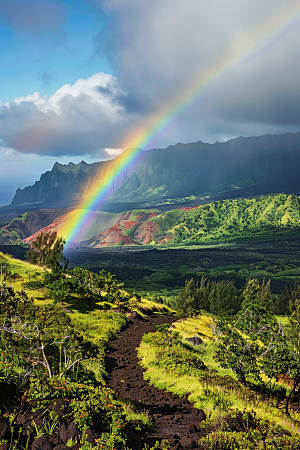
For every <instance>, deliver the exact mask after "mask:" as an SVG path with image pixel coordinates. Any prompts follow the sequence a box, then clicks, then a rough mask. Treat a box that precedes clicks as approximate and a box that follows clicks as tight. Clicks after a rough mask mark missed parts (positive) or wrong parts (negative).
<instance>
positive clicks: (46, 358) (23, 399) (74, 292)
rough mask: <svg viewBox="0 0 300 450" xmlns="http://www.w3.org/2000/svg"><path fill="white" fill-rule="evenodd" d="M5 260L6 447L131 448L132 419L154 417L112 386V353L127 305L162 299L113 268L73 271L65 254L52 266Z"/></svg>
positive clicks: (1, 320) (0, 353)
mask: <svg viewBox="0 0 300 450" xmlns="http://www.w3.org/2000/svg"><path fill="white" fill-rule="evenodd" d="M1 262H2V265H1V284H0V391H1V395H0V398H1V400H0V403H1V405H0V409H1V416H0V421H1V424H2V425H3V426H1V430H0V445H2V444H3V445H2V447H1V449H2V448H3V449H9V450H12V449H21V450H23V449H25V448H26V449H30V448H31V446H34V445H35V446H43V445H46V446H47V445H48V446H49V445H50V446H51V448H52V447H53V446H55V445H59V444H67V445H68V446H69V447H72V446H75V447H74V449H75V448H76V449H79V448H83V449H90V448H103V449H110V450H111V449H113V448H115V449H121V448H122V449H125V448H127V444H126V434H125V432H124V430H125V426H126V423H127V422H128V421H130V420H132V417H133V416H134V417H135V418H136V419H137V418H138V419H141V420H146V422H147V421H148V420H149V419H148V418H147V416H146V415H143V414H140V413H138V412H135V413H133V409H132V408H131V406H130V403H129V404H128V402H127V404H124V402H122V400H121V399H119V398H118V396H117V395H116V394H115V393H114V392H113V391H111V389H109V388H107V387H106V382H105V376H106V372H105V363H104V355H105V351H107V349H108V347H109V341H110V340H111V339H113V338H116V337H117V336H118V333H119V332H120V330H121V329H122V328H124V327H125V326H126V323H127V318H126V315H125V313H126V312H128V311H129V312H130V311H131V310H133V309H136V310H137V311H139V308H141V310H143V308H144V310H145V311H146V310H148V311H152V309H151V306H152V308H153V307H154V309H155V305H153V304H152V305H151V302H149V301H147V300H146V301H145V303H144V302H143V299H141V298H140V297H139V296H137V295H135V294H134V293H128V292H126V291H125V290H124V289H123V286H122V284H119V283H118V282H117V280H116V279H115V277H113V276H112V275H111V274H109V273H106V272H102V273H101V274H95V273H92V272H89V271H87V270H85V269H79V268H77V269H72V271H71V272H67V270H66V269H64V268H63V267H61V266H60V268H59V267H58V264H57V261H56V262H55V261H54V263H53V260H52V268H51V267H50V268H47V267H45V266H43V267H41V266H36V265H33V264H29V263H28V262H22V261H18V260H15V259H13V258H11V257H9V256H7V255H4V254H1ZM15 270H16V272H15ZM14 273H18V274H22V275H19V276H20V277H22V279H21V280H20V281H19V277H14V276H12V275H14ZM8 275H9V276H8ZM55 283H57V286H59V289H58V290H59V291H60V292H65V291H66V286H67V288H68V290H67V294H68V295H61V294H59V292H58V291H57V290H55V289H54V285H55ZM104 289H105V291H104ZM35 293H37V294H38V300H36V299H35V298H34V296H33V294H35ZM65 294H66V292H65ZM60 296H61V297H60ZM51 297H52V299H51ZM103 298H104V300H103ZM68 302H69V303H68ZM70 307H72V309H68V308H70ZM156 308H157V310H160V309H161V310H162V309H164V308H165V307H164V306H161V305H159V304H158V305H157V306H156ZM141 314H143V313H142V311H141ZM34 442H35V444H34ZM47 443H48V444H47ZM41 448H42V447H41ZM49 448H50V447H49Z"/></svg>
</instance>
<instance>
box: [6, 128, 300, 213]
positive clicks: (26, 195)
mask: <svg viewBox="0 0 300 450" xmlns="http://www.w3.org/2000/svg"><path fill="white" fill-rule="evenodd" d="M126 152H130V150H126ZM117 158H119V157H117ZM113 165H114V161H104V162H99V163H93V164H86V163H85V162H84V161H82V162H81V163H79V164H73V163H70V164H68V165H62V164H59V163H55V165H54V167H53V169H52V170H51V171H49V172H46V173H45V174H43V175H42V176H41V178H40V180H39V181H37V182H36V183H35V184H34V185H33V186H29V187H27V188H25V189H22V190H21V189H18V190H17V192H16V195H15V197H14V199H13V201H12V204H13V205H19V204H22V203H34V202H46V203H47V202H54V201H61V200H69V201H76V200H78V199H82V198H83V197H89V196H90V195H91V193H92V192H93V190H94V187H95V183H96V184H97V183H99V184H101V181H102V180H103V179H104V177H105V176H106V175H107V173H110V172H111V171H112V169H113ZM299 169H300V133H295V134H291V133H288V134H284V135H266V136H260V137H249V138H243V137H239V138H236V139H232V140H230V141H227V142H224V143H219V142H217V143H215V144H204V143H203V142H201V141H199V142H195V143H192V144H176V145H173V146H169V147H168V148H166V149H153V150H149V151H143V152H141V154H140V156H139V157H138V158H137V159H136V160H135V161H134V162H133V164H131V165H130V166H128V167H127V168H126V169H124V171H123V173H122V175H121V176H119V177H117V178H116V180H115V181H114V183H112V184H111V186H110V190H109V191H108V192H107V196H108V197H110V198H112V199H117V200H125V199H126V200H135V201H136V200H145V199H153V200H156V199H163V198H177V197H186V196H189V195H201V194H204V193H206V192H211V193H214V194H217V193H220V192H224V191H227V192H230V191H236V190H238V189H245V188H246V189H248V191H249V194H250V195H251V193H252V194H253V195H256V194H269V193H276V192H282V191H283V192H287V193H292V192H293V193H300V178H299V177H298V173H299Z"/></svg>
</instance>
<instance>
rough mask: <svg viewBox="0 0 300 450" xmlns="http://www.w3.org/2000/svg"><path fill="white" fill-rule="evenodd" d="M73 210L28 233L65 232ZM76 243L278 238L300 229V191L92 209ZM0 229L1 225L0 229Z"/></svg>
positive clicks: (101, 244)
mask: <svg viewBox="0 0 300 450" xmlns="http://www.w3.org/2000/svg"><path fill="white" fill-rule="evenodd" d="M80 213H81V210H74V211H72V212H70V213H68V214H65V215H63V216H62V217H60V218H59V219H57V220H55V221H54V222H52V223H51V224H50V225H49V226H47V227H45V228H43V229H41V230H39V231H38V232H37V233H35V234H34V235H32V236H30V237H29V238H27V239H25V241H24V242H27V243H31V242H32V241H33V240H34V239H35V238H36V236H37V234H38V233H40V232H41V231H49V230H52V231H57V232H58V234H59V235H60V236H64V235H66V232H67V231H68V230H69V229H70V227H72V226H74V224H76V223H77V219H78V217H79V216H80ZM91 214H92V216H91V217H90V218H89V225H88V226H86V227H82V230H81V234H78V235H77V243H79V244H80V245H82V246H88V247H106V246H110V245H135V244H138V245H141V244H143V245H145V244H146V245H147V244H150V245H154V244H165V243H168V242H170V243H171V244H172V243H173V244H186V243H204V242H227V241H230V240H233V241H234V240H236V239H245V240H247V239H255V238H262V237H271V238H276V236H283V235H289V234H295V233H298V232H299V231H300V197H296V196H295V195H286V194H278V195H273V196H267V197H259V198H254V199H238V200H221V201H216V202H213V203H209V204H206V205H200V206H197V207H194V208H177V209H174V210H171V211H167V212H164V213H160V212H159V211H158V210H146V209H143V210H133V211H126V212H124V213H121V214H112V213H104V212H99V211H98V212H97V211H95V212H91ZM0 232H1V231H0Z"/></svg>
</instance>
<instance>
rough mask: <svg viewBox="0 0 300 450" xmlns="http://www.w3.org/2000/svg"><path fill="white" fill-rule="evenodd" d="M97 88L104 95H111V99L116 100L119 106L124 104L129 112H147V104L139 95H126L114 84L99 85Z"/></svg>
mask: <svg viewBox="0 0 300 450" xmlns="http://www.w3.org/2000/svg"><path fill="white" fill-rule="evenodd" d="M96 90H97V91H98V92H99V93H100V94H102V95H103V96H106V97H109V98H110V99H111V101H113V102H115V103H116V104H118V105H119V106H122V107H123V108H124V110H125V111H126V112H127V113H129V114H130V113H139V114H143V113H144V112H146V106H145V105H144V104H143V103H142V101H141V100H139V99H138V98H137V97H134V96H130V95H125V94H124V93H122V92H120V91H118V90H117V91H116V90H115V89H113V88H112V86H105V87H103V86H97V87H96Z"/></svg>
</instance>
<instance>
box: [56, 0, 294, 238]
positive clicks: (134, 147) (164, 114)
mask: <svg viewBox="0 0 300 450" xmlns="http://www.w3.org/2000/svg"><path fill="white" fill-rule="evenodd" d="M299 18H300V3H299V4H298V6H295V7H290V8H288V9H286V10H285V11H284V12H282V14H281V15H280V20H275V23H274V18H270V20H269V22H268V23H264V29H263V30H261V31H260V33H257V37H256V39H255V41H253V42H252V43H250V44H248V45H247V46H246V47H243V48H242V49H241V50H240V51H239V52H235V54H233V55H232V56H230V57H228V55H227V56H226V57H224V58H223V59H222V60H221V61H219V62H218V63H217V64H216V65H215V66H214V67H212V68H210V69H209V70H206V72H201V74H200V75H199V74H198V76H197V77H195V78H194V80H193V81H192V82H191V83H189V85H188V87H187V88H186V89H185V90H183V91H182V92H181V93H180V95H178V96H177V97H175V98H174V99H173V100H172V101H171V102H169V103H168V104H166V105H165V106H164V108H162V109H161V111H160V112H159V113H158V114H157V115H156V116H154V117H152V118H151V119H150V120H149V121H148V122H147V123H146V124H144V125H143V126H142V127H140V129H138V130H136V132H135V133H134V134H131V135H130V136H129V137H127V138H126V139H125V140H124V141H123V142H122V143H121V144H120V145H119V147H120V148H124V149H126V148H127V149H128V148H129V147H130V150H127V151H125V152H124V153H122V154H121V155H119V156H117V157H116V158H115V159H114V160H113V161H111V165H110V167H111V170H109V171H107V173H106V174H105V175H104V176H103V177H102V179H101V180H100V181H99V180H95V181H94V183H93V186H92V188H90V192H92V193H91V195H90V196H89V197H88V199H84V200H83V201H82V202H80V203H79V204H78V206H77V208H78V211H77V214H75V215H73V216H72V217H71V219H70V220H69V221H67V223H66V226H65V227H64V228H65V230H64V233H63V235H64V238H65V239H66V244H67V245H70V244H71V243H72V242H75V241H78V240H79V234H80V231H81V230H84V229H85V228H86V227H88V226H89V223H90V221H91V220H92V218H93V211H92V209H93V207H94V206H95V205H98V204H99V202H100V201H101V200H102V201H103V200H104V198H105V197H106V196H107V193H108V191H109V189H110V187H111V185H112V183H113V182H114V181H115V180H117V179H118V177H120V176H122V174H123V173H124V171H125V170H126V169H127V168H128V166H129V165H131V164H133V163H136V162H137V161H138V156H139V155H140V153H141V151H142V150H141V148H142V147H145V146H146V145H147V144H148V143H149V142H150V140H151V139H152V138H153V137H154V136H156V135H157V134H158V133H159V132H160V131H162V130H163V129H164V128H165V127H166V126H167V125H168V124H169V123H170V122H171V121H172V119H173V118H174V117H175V116H177V115H178V114H179V113H180V112H181V111H183V110H184V109H185V108H187V107H188V106H189V105H190V104H191V103H192V102H193V100H195V99H196V98H197V97H199V96H200V95H201V94H202V93H203V92H204V91H206V90H207V89H208V88H209V87H210V86H211V85H212V84H213V83H215V82H216V81H217V80H218V79H219V78H220V77H221V76H224V75H225V74H226V73H229V72H230V71H232V70H233V69H235V68H236V66H237V65H238V64H240V63H242V62H246V61H247V60H250V59H252V58H253V57H255V56H257V55H259V54H260V53H262V52H265V51H266V50H267V49H269V48H270V47H273V46H274V45H275V44H276V43H277V42H278V41H280V40H281V39H282V38H283V37H284V36H285V35H286V34H288V33H290V31H291V30H292V29H293V28H294V27H295V26H297V25H299Z"/></svg>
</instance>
